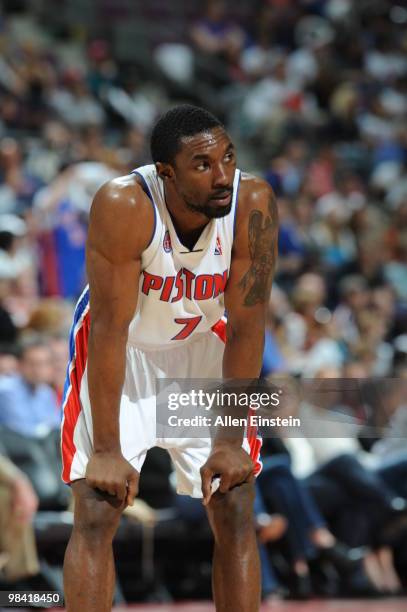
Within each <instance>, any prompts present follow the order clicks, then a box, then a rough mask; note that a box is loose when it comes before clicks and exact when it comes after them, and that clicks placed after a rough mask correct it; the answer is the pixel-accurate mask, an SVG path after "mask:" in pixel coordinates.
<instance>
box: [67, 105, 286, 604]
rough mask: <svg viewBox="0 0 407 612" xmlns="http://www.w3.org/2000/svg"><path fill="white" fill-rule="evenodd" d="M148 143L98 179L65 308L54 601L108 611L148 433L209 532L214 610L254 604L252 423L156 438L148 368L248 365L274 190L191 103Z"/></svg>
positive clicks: (268, 269) (215, 371)
mask: <svg viewBox="0 0 407 612" xmlns="http://www.w3.org/2000/svg"><path fill="white" fill-rule="evenodd" d="M151 153H152V159H153V162H154V164H152V165H148V166H144V167H141V168H138V169H137V170H135V171H134V172H133V173H132V174H131V175H129V176H125V177H122V178H118V179H114V180H112V181H110V182H108V183H106V184H105V185H104V186H103V187H102V188H101V189H100V190H99V191H98V193H97V194H96V196H95V199H94V202H93V205H92V210H91V215H90V226H89V237H88V247H87V271H88V277H89V288H87V289H86V290H85V292H84V293H83V295H82V296H81V298H80V300H79V302H78V305H77V308H76V312H75V320H74V325H73V330H72V334H71V364H70V367H69V374H68V380H67V385H66V391H65V400H64V421H63V426H62V453H63V464H64V467H63V479H64V481H65V482H67V483H70V484H71V486H72V491H73V494H74V497H75V521H74V528H73V532H72V536H71V539H70V542H69V545H68V548H67V551H66V557H65V567H64V578H65V597H66V602H67V609H68V610H69V612H81V611H84V612H105V611H107V610H110V609H111V605H112V598H113V591H114V564H113V554H112V539H113V536H114V534H115V532H116V529H117V527H118V523H119V519H120V515H121V513H122V511H123V509H124V508H125V507H126V505H128V504H130V505H131V504H132V503H133V499H134V497H135V496H136V495H137V491H138V481H139V474H140V470H141V467H142V464H143V461H144V458H145V456H146V452H147V450H148V449H149V448H151V447H153V446H161V447H163V448H167V449H168V451H169V452H170V455H171V458H172V460H173V463H174V466H175V470H176V473H177V490H178V492H179V493H181V494H188V495H191V496H194V497H203V503H204V504H205V506H206V509H207V513H208V517H209V521H210V524H211V527H212V530H213V533H214V539H215V551H214V563H213V590H214V598H215V603H216V609H217V610H218V612H255V611H256V610H258V608H259V605H260V604H259V602H260V577H259V561H258V556H257V546H256V539H255V534H254V529H253V520H252V504H253V497H254V484H253V477H254V475H255V474H256V473H257V472H258V471H259V470H260V463H259V450H260V449H259V447H260V445H261V442H260V440H258V439H257V437H256V435H255V434H254V435H250V436H249V435H247V437H245V440H242V436H240V435H239V436H237V437H236V439H233V438H232V439H231V438H226V437H225V438H220V439H215V441H214V442H213V443H212V444H211V442H210V441H209V440H207V439H197V438H195V439H193V438H189V439H172V440H168V439H157V438H156V431H155V395H154V393H155V378H156V377H167V378H205V377H207V378H221V377H222V376H223V377H225V378H228V379H234V378H257V377H258V376H259V373H260V368H261V363H262V354H263V338H264V327H265V311H266V306H267V302H268V298H269V293H270V288H271V283H272V276H273V270H274V265H275V258H276V248H277V210H276V204H275V200H274V196H273V192H272V190H271V189H270V187H269V186H268V184H267V183H265V182H264V181H263V180H261V179H259V178H255V177H253V176H249V175H247V174H243V173H241V172H240V170H237V169H236V158H235V150H234V147H233V143H232V142H231V140H230V138H229V136H228V134H227V133H226V131H225V129H224V127H223V126H222V125H221V123H220V122H219V121H218V120H217V119H216V118H215V117H213V116H212V115H211V114H209V113H208V112H206V111H205V110H202V109H199V108H197V107H194V106H189V105H182V106H178V107H175V108H173V109H172V110H170V111H169V112H167V113H166V114H165V115H164V116H163V117H161V119H160V120H159V121H158V123H157V124H156V126H155V128H154V130H153V134H152V138H151ZM225 308H226V312H227V317H228V320H227V323H225V321H224V319H223V315H224V312H225ZM225 340H226V343H225ZM214 477H218V483H219V487H218V490H217V491H216V492H214V491H213V489H214V487H213V486H212V482H213V479H214Z"/></svg>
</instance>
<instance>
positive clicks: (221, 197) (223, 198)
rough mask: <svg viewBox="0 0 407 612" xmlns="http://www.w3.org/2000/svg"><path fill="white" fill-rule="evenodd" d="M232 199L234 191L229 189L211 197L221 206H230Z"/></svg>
mask: <svg viewBox="0 0 407 612" xmlns="http://www.w3.org/2000/svg"><path fill="white" fill-rule="evenodd" d="M231 200H232V192H231V191H227V192H224V193H221V194H218V195H217V196H214V197H213V198H211V200H210V201H211V202H216V204H219V205H220V206H228V205H229V204H230V202H231Z"/></svg>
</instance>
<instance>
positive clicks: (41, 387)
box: [0, 339, 61, 438]
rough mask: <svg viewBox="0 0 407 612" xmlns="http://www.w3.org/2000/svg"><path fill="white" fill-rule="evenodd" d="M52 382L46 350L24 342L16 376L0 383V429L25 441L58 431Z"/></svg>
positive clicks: (43, 345) (37, 341)
mask: <svg viewBox="0 0 407 612" xmlns="http://www.w3.org/2000/svg"><path fill="white" fill-rule="evenodd" d="M51 379H52V362H51V352H50V349H49V346H48V345H47V344H46V343H45V342H44V341H43V340H41V339H33V340H27V341H26V343H25V344H23V346H22V348H21V352H20V357H19V374H16V375H14V376H8V377H4V378H2V379H0V426H1V427H3V428H6V429H8V430H10V431H12V432H15V433H18V434H20V435H22V436H26V437H28V438H43V437H45V436H46V435H47V434H48V433H49V432H50V431H52V430H58V429H59V427H60V423H61V416H60V412H59V409H58V407H57V401H56V396H55V392H54V391H53V390H52V389H51V387H50V386H49V385H48V382H49V381H50V380H51Z"/></svg>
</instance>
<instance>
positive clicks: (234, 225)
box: [233, 170, 242, 239]
mask: <svg viewBox="0 0 407 612" xmlns="http://www.w3.org/2000/svg"><path fill="white" fill-rule="evenodd" d="M238 172H239V178H238V181H237V187H236V198H235V210H234V217H233V239H234V238H235V235H236V218H237V205H238V203H239V188H240V179H241V176H242V173H241V172H240V170H238Z"/></svg>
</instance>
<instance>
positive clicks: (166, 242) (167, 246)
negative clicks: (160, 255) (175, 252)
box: [163, 230, 172, 253]
mask: <svg viewBox="0 0 407 612" xmlns="http://www.w3.org/2000/svg"><path fill="white" fill-rule="evenodd" d="M163 247H164V251H165V252H166V253H171V251H172V244H171V238H170V232H169V231H168V230H167V231H166V232H165V234H164V240H163Z"/></svg>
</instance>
